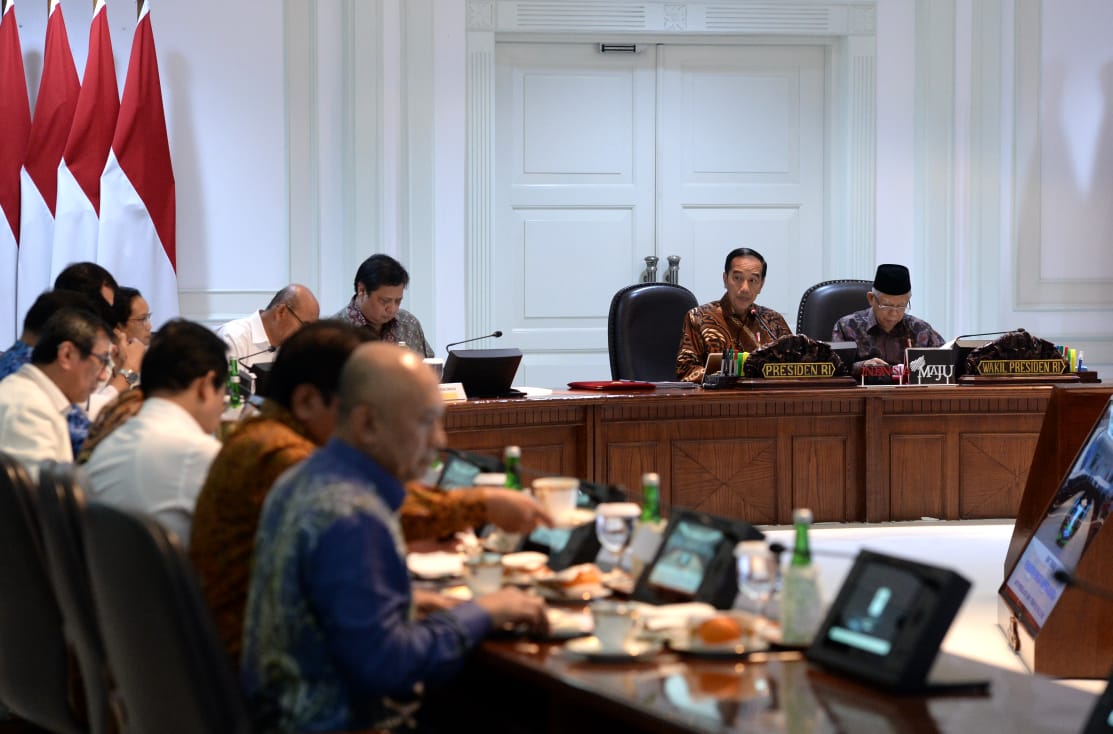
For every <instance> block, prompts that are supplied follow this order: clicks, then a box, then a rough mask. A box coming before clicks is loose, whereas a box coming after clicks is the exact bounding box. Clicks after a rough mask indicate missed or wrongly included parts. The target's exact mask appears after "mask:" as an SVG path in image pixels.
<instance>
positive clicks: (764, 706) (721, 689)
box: [424, 640, 1095, 734]
mask: <svg viewBox="0 0 1113 734" xmlns="http://www.w3.org/2000/svg"><path fill="white" fill-rule="evenodd" d="M939 663H942V664H943V665H944V666H945V667H946V668H947V669H948V671H949V672H952V673H956V674H962V675H968V676H969V677H970V678H971V679H979V680H987V681H989V689H988V691H987V692H984V693H981V694H968V695H937V696H924V695H903V696H901V695H893V694H888V693H885V692H883V691H880V690H877V689H875V688H871V687H868V686H865V685H861V684H859V683H856V682H854V681H852V680H849V679H845V678H842V677H839V676H836V675H833V674H830V673H827V672H825V671H823V670H821V669H819V668H817V667H814V666H812V665H810V664H809V663H807V662H805V661H804V660H803V659H802V656H801V655H800V654H799V653H797V652H784V653H780V652H772V653H769V654H764V653H759V654H756V655H754V656H753V657H751V658H749V659H745V660H742V659H739V660H702V659H697V658H685V657H683V656H680V655H677V654H674V653H670V652H667V651H665V652H661V653H659V654H657V655H655V656H653V657H652V658H651V659H648V660H644V661H641V662H635V663H626V662H623V663H605V662H592V661H589V660H583V659H580V658H578V657H576V656H574V655H570V654H568V653H567V651H566V650H563V649H562V648H561V646H560V645H559V644H556V643H545V642H531V641H528V640H519V641H513V640H492V641H488V642H485V643H483V644H482V645H481V646H480V648H479V649H478V650H477V651H476V652H475V653H474V654H473V656H472V658H471V659H470V660H469V662H468V664H467V666H466V667H465V669H464V671H463V672H462V673H461V674H460V675H459V676H457V677H456V679H455V680H454V681H453V682H452V683H450V684H447V685H446V686H444V687H443V688H442V689H440V690H432V691H430V692H429V696H428V700H427V703H426V705H425V707H424V710H425V712H426V714H425V715H426V716H428V717H429V718H430V719H432V720H434V721H436V722H438V723H439V724H441V725H442V726H444V727H445V728H444V731H453V730H456V728H458V729H459V730H463V729H476V728H477V729H481V730H483V731H492V732H494V731H499V732H523V733H524V732H552V733H553V734H556V733H557V732H576V733H577V734H591V733H592V732H601V733H602V732H605V733H606V734H614V733H615V732H654V733H660V734H674V733H675V734H704V733H710V732H748V733H754V732H789V733H791V734H811V733H816V734H819V733H823V732H845V733H846V734H862V733H865V732H869V733H870V734H873V733H877V734H885V733H886V732H917V733H920V734H932V733H935V732H954V733H956V734H969V733H970V732H1009V733H1010V734H1025V733H1026V732H1040V734H1053V733H1055V732H1062V733H1063V734H1068V733H1069V734H1077V732H1079V731H1081V730H1082V724H1083V722H1084V721H1085V720H1086V718H1087V716H1088V715H1089V712H1090V710H1091V708H1092V707H1093V705H1094V702H1095V696H1094V695H1093V694H1092V693H1087V692H1085V691H1079V690H1077V689H1074V688H1071V687H1068V686H1065V685H1062V684H1059V683H1057V682H1055V681H1053V680H1052V679H1050V678H1045V677H1043V676H1033V675H1027V674H1024V673H1018V672H1015V671H1009V670H1005V669H1003V668H997V667H993V666H989V665H985V664H983V663H979V662H976V661H973V660H969V659H966V658H960V657H956V656H953V655H949V654H946V653H944V654H941V656H940V661H939ZM454 727H456V728H454ZM438 730H439V729H438Z"/></svg>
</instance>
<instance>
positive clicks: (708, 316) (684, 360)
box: [676, 247, 792, 382]
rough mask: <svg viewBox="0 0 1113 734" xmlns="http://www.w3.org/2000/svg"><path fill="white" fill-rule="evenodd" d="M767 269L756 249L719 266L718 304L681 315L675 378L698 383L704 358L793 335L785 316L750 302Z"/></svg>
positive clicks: (739, 253) (737, 253)
mask: <svg viewBox="0 0 1113 734" xmlns="http://www.w3.org/2000/svg"><path fill="white" fill-rule="evenodd" d="M768 271H769V266H768V265H767V264H766V262H765V258H764V257H762V256H761V253H759V252H757V251H756V250H751V249H750V248H748V247H739V248H737V249H735V250H731V251H730V253H729V254H728V255H727V258H726V262H725V263H724V264H723V287H724V288H726V293H724V294H723V297H722V298H720V299H719V300H718V301H714V302H712V303H705V304H703V305H702V306H697V307H695V308H693V309H692V310H691V311H689V312H688V315H687V316H685V317H684V330H683V332H682V334H681V338H680V352H679V353H678V354H677V356H676V376H677V377H678V378H679V379H681V380H686V381H688V382H703V372H704V366H705V365H706V364H707V355H708V354H712V353H714V352H723V351H726V350H727V349H731V350H734V351H736V352H752V351H754V350H756V349H759V348H760V347H762V346H768V345H769V344H772V343H773V342H775V341H776V340H777V339H779V338H781V337H782V336H786V335H788V334H791V333H792V329H790V328H788V324H787V323H786V322H785V320H784V317H783V316H781V315H780V314H779V313H777V312H776V311H774V310H773V309H771V308H766V307H765V306H758V305H757V304H756V303H754V301H756V300H757V297H758V294H759V293H761V289H762V287H763V286H764V285H765V276H766V274H767V273H768Z"/></svg>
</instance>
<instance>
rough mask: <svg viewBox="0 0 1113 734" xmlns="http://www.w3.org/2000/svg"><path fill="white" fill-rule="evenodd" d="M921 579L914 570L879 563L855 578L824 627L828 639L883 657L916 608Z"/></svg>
mask: <svg viewBox="0 0 1113 734" xmlns="http://www.w3.org/2000/svg"><path fill="white" fill-rule="evenodd" d="M922 584H923V582H922V580H921V579H920V578H918V577H917V576H916V575H915V574H913V573H910V572H908V571H905V570H903V569H900V568H896V567H893V566H888V565H884V564H879V563H873V564H870V565H869V566H867V567H866V568H865V569H864V570H863V572H862V573H861V575H859V576H858V577H857V578H856V579H855V583H854V587H853V589H852V590H851V593H850V596H849V598H848V599H847V602H846V604H844V605H843V606H842V607H841V608H840V609H837V610H835V613H836V614H837V617H836V618H835V619H834V620H833V621H832V623H831V625H830V627H828V629H827V639H829V640H830V641H832V642H836V643H838V644H840V645H845V646H847V647H852V648H854V649H856V650H863V651H865V652H868V653H872V654H873V655H877V656H880V657H884V656H886V655H888V654H889V653H890V652H891V651H892V649H893V640H895V639H896V637H897V635H898V634H899V633H900V631H901V629H902V628H903V627H904V625H905V623H906V621H907V620H906V618H907V615H908V614H909V612H910V611H911V610H912V609H914V608H915V601H916V595H917V593H918V592H919V590H920V587H921V586H922Z"/></svg>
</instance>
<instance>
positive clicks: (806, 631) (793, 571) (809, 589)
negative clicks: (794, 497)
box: [781, 508, 823, 645]
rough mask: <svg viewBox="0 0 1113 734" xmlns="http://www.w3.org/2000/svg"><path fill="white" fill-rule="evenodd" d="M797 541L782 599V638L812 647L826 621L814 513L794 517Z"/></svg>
mask: <svg viewBox="0 0 1113 734" xmlns="http://www.w3.org/2000/svg"><path fill="white" fill-rule="evenodd" d="M792 524H793V526H794V527H795V531H796V540H795V542H794V543H793V547H792V560H791V561H790V562H789V566H788V571H786V572H785V577H784V593H783V594H782V596H781V637H782V639H783V641H784V644H786V645H808V644H810V643H811V641H812V638H813V637H814V636H815V633H816V630H817V629H818V628H819V623H820V622H821V621H823V602H822V598H821V595H820V590H819V569H817V568H816V567H815V565H814V564H813V563H812V551H811V546H810V545H809V541H808V530H809V529H810V528H811V525H812V511H811V510H809V509H806V508H801V509H798V510H796V511H794V512H793V513H792Z"/></svg>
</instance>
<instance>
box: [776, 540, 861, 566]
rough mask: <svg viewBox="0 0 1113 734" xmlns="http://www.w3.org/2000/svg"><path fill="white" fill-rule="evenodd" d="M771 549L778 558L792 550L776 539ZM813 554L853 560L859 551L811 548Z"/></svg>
mask: <svg viewBox="0 0 1113 734" xmlns="http://www.w3.org/2000/svg"><path fill="white" fill-rule="evenodd" d="M769 551H770V552H771V553H772V554H773V555H775V556H776V557H777V558H780V557H781V554H782V553H784V552H785V551H790V552H791V549H790V548H789V547H788V546H786V545H785V544H784V543H778V542H777V541H775V540H774V541H773V542H772V543H770V544H769ZM811 554H812V555H813V556H828V557H830V558H848V559H850V560H852V561H853V560H854V559H856V558H857V557H858V554H857V553H845V552H843V551H834V550H818V551H817V550H815V549H814V548H813V549H812V550H811Z"/></svg>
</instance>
